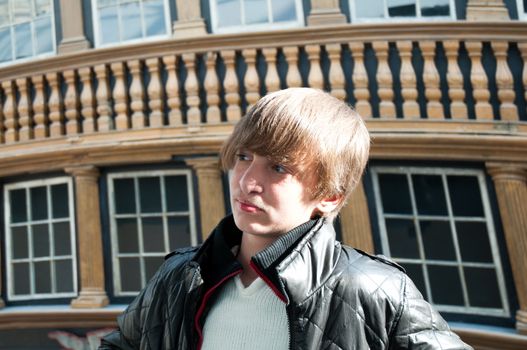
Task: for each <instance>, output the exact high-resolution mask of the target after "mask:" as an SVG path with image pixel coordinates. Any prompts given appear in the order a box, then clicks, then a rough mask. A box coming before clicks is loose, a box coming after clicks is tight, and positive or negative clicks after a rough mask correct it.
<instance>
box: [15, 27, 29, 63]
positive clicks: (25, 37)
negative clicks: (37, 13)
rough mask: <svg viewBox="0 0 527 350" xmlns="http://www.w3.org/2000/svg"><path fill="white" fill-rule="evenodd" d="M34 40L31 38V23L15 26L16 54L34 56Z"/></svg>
mask: <svg viewBox="0 0 527 350" xmlns="http://www.w3.org/2000/svg"><path fill="white" fill-rule="evenodd" d="M32 45H33V40H32V38H31V26H30V24H29V23H24V24H19V25H17V26H15V56H16V58H24V57H30V56H33V48H32Z"/></svg>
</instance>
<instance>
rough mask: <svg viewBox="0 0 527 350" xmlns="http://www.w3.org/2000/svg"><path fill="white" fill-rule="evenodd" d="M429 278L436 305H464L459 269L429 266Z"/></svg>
mask: <svg viewBox="0 0 527 350" xmlns="http://www.w3.org/2000/svg"><path fill="white" fill-rule="evenodd" d="M428 276H429V278H430V287H431V289H432V298H433V301H434V303H435V304H444V305H460V306H463V305H464V301H463V292H462V289H461V280H460V277H459V271H458V268H457V267H455V266H434V265H428Z"/></svg>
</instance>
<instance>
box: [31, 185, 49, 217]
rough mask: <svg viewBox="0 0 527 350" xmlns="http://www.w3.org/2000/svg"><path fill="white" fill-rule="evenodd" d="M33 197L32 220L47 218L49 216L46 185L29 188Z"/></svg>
mask: <svg viewBox="0 0 527 350" xmlns="http://www.w3.org/2000/svg"><path fill="white" fill-rule="evenodd" d="M29 194H30V198H31V220H33V221H35V220H45V219H47V218H48V200H47V194H46V187H45V186H40V187H33V188H31V189H30V190H29Z"/></svg>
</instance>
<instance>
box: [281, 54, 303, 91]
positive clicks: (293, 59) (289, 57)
mask: <svg viewBox="0 0 527 350" xmlns="http://www.w3.org/2000/svg"><path fill="white" fill-rule="evenodd" d="M283 51H284V55H285V60H286V62H287V76H286V79H285V81H286V83H287V87H300V86H302V77H301V76H300V71H299V70H298V47H297V46H287V47H284V49H283Z"/></svg>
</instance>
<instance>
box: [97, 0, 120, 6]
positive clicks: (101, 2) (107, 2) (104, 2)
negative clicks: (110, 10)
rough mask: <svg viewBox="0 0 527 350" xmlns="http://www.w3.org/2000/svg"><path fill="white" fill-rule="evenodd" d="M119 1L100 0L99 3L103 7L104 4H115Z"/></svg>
mask: <svg viewBox="0 0 527 350" xmlns="http://www.w3.org/2000/svg"><path fill="white" fill-rule="evenodd" d="M117 2H118V1H117V0H98V1H97V5H98V6H99V8H101V7H103V6H108V5H115V4H117Z"/></svg>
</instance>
